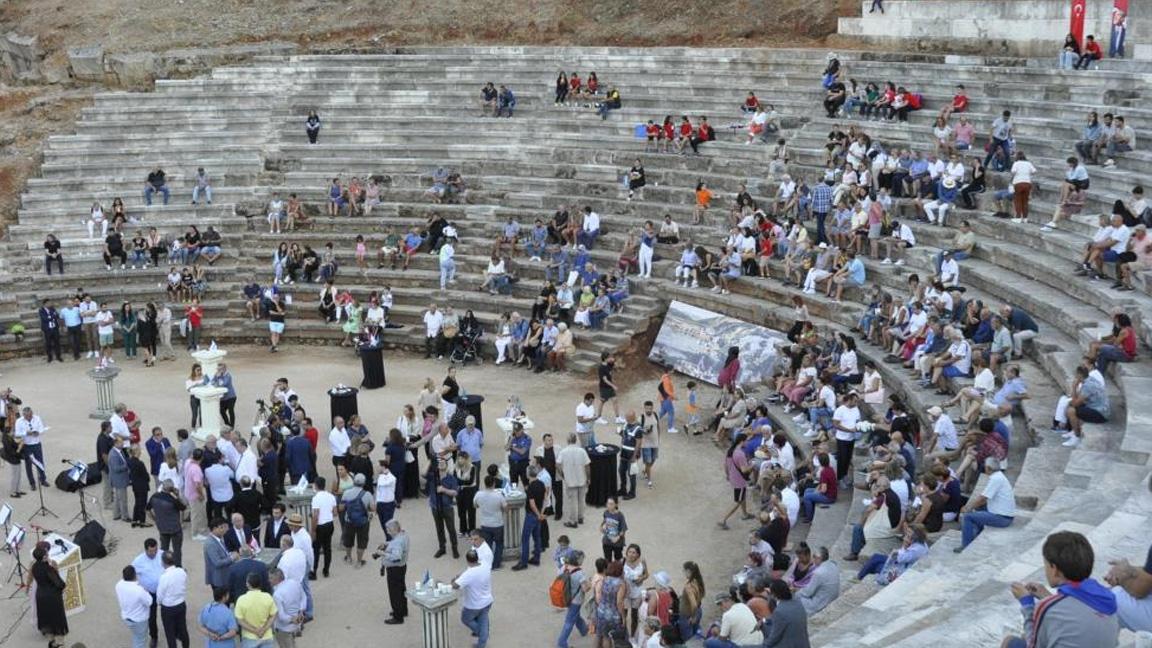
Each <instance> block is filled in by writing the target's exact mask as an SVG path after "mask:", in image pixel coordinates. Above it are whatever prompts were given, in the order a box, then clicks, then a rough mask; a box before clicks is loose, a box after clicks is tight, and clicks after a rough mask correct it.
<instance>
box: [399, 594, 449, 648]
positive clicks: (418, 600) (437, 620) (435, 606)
mask: <svg viewBox="0 0 1152 648" xmlns="http://www.w3.org/2000/svg"><path fill="white" fill-rule="evenodd" d="M404 595H405V596H406V597H408V600H409V601H411V602H412V604H413V605H415V606H416V607H418V608H420V621H421V629H422V634H423V635H424V642H423V644H421V645H422V646H423V648H449V646H450V641H449V638H448V608H450V607H452V605H453V604H455V603H456V600H457V599H458V598H459V595H458V594H457V592H456V590H454V589H448V590H447V591H442V590H437V589H436V588H435V587H433V586H428V587H423V588H415V587H414V588H411V589H409V590H408V591H407V592H405V593H404Z"/></svg>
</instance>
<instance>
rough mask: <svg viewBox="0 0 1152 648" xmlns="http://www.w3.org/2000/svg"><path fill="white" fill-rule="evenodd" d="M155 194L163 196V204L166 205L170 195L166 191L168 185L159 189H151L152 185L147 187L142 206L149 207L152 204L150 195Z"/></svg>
mask: <svg viewBox="0 0 1152 648" xmlns="http://www.w3.org/2000/svg"><path fill="white" fill-rule="evenodd" d="M155 193H160V194H164V204H165V205H167V204H168V196H169V195H171V192H170V191H168V185H162V186H160V187H159V188H157V187H153V186H152V185H148V186H147V187H146V188H145V189H144V204H146V205H151V204H152V194H155Z"/></svg>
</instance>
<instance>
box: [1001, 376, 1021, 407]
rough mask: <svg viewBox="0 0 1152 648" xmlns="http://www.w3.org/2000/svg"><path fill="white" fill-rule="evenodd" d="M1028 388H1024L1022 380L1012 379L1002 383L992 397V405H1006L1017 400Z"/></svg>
mask: <svg viewBox="0 0 1152 648" xmlns="http://www.w3.org/2000/svg"><path fill="white" fill-rule="evenodd" d="M1027 392H1028V388H1027V387H1025V386H1024V379H1023V378H1012V379H1010V380H1008V381H1007V382H1005V383H1004V385H1003V386H1001V387H1000V389H998V390H996V393H995V394H993V395H992V404H993V405H1007V404H1008V403H1009V402H1011V401H1014V400H1017V399H1019V398H1020V396H1022V395H1024V394H1026V393H1027Z"/></svg>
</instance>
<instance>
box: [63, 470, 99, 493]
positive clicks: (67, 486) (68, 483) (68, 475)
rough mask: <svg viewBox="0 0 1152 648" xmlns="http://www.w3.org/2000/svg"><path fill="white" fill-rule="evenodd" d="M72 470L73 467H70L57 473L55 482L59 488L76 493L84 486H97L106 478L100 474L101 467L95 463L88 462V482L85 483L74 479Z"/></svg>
mask: <svg viewBox="0 0 1152 648" xmlns="http://www.w3.org/2000/svg"><path fill="white" fill-rule="evenodd" d="M72 472H73V469H72V468H69V469H68V470H64V471H61V472H60V474H58V475H56V480H55V484H56V488H57V489H59V490H62V491H64V492H65V493H75V492H76V491H78V490H80V488H81V487H82V486H95V485H96V484H99V483H100V482H101V481H102V480H103V479H104V476H103V475H101V474H100V467H99V466H98V465H97V464H94V463H91V464H88V471H87V472H86V473H85V475H86V477H87V478H86V482H87V483H85V484H81V483H80V482H79V481H77V480H75V479H73V478H72Z"/></svg>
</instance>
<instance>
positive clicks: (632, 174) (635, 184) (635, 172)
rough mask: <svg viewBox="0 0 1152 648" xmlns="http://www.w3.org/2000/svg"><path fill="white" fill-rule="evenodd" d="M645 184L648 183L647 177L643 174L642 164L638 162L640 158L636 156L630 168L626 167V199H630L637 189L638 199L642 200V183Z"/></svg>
mask: <svg viewBox="0 0 1152 648" xmlns="http://www.w3.org/2000/svg"><path fill="white" fill-rule="evenodd" d="M646 184H648V178H647V176H646V175H644V165H643V164H642V163H641V162H640V158H636V163H635V164H633V165H632V168H631V169H628V200H632V197H633V196H634V195H635V194H636V192H637V191H639V192H640V199H641V200H643V199H644V185H646Z"/></svg>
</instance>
